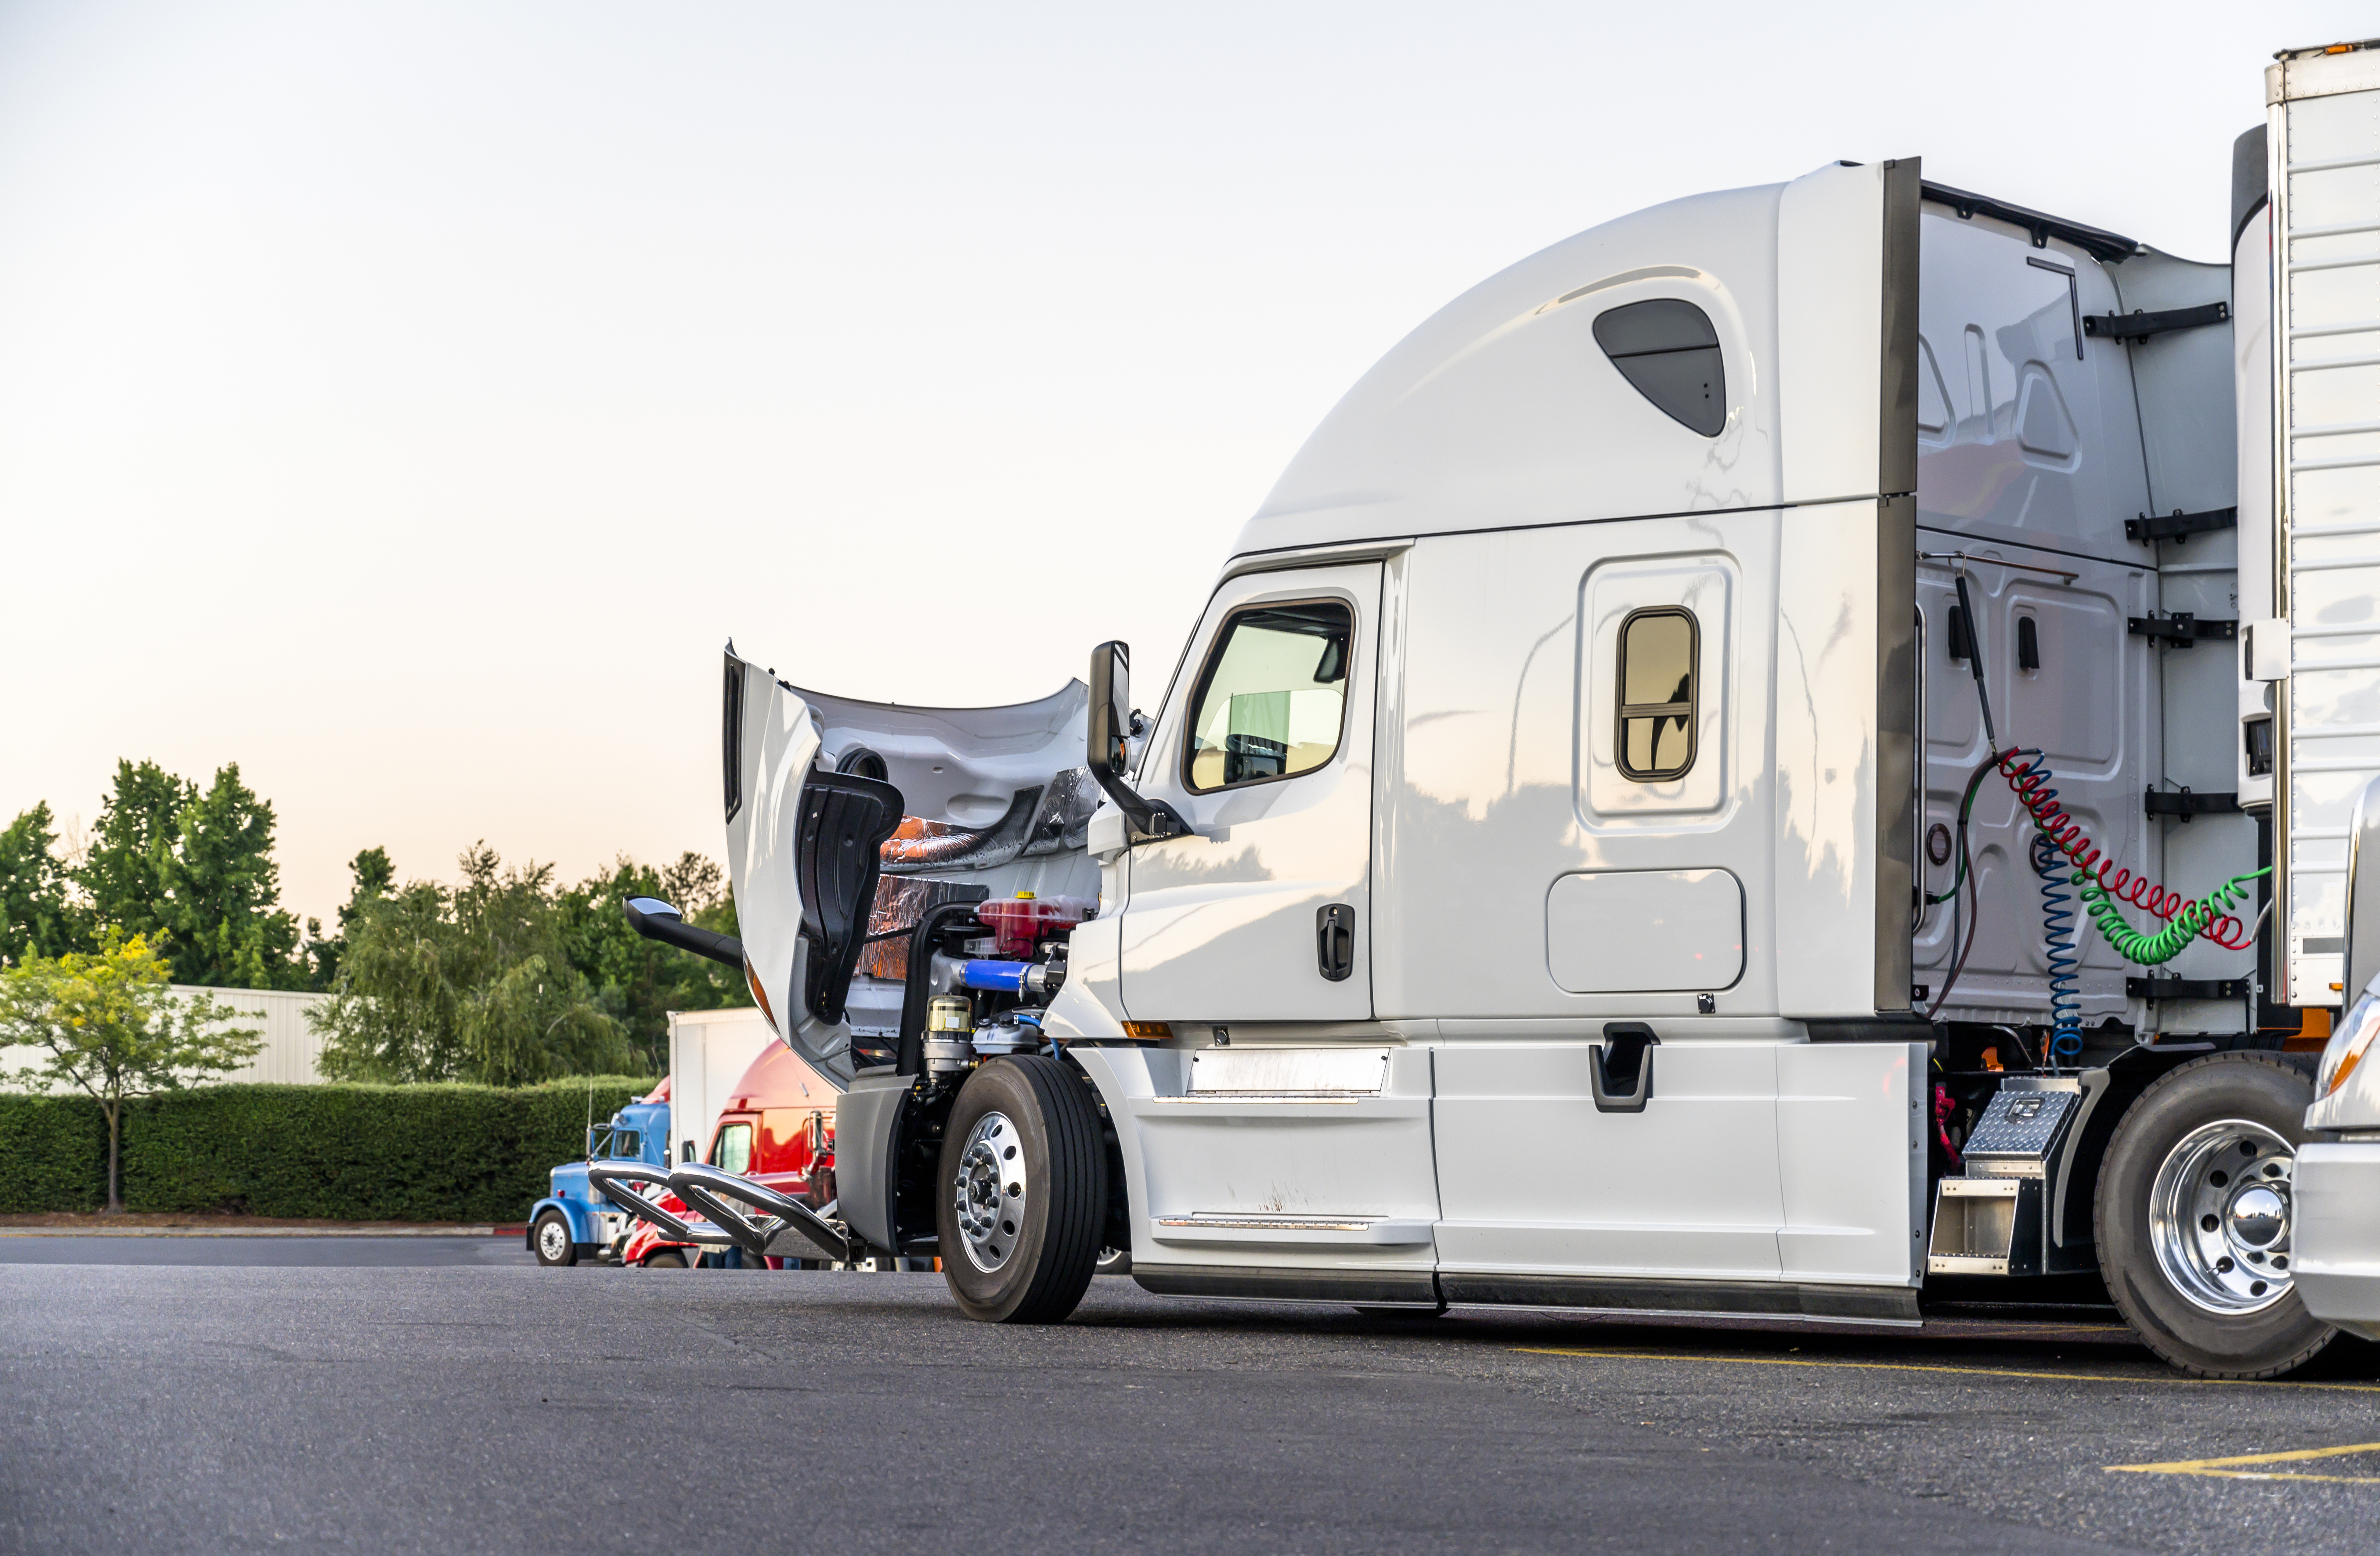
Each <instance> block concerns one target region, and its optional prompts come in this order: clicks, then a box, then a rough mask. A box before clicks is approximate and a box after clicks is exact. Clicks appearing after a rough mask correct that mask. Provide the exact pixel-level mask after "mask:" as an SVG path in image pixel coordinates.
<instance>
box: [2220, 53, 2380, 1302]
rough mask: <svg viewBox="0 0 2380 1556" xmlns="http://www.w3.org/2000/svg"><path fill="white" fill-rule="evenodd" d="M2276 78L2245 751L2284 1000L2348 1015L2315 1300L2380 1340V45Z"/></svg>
mask: <svg viewBox="0 0 2380 1556" xmlns="http://www.w3.org/2000/svg"><path fill="white" fill-rule="evenodd" d="M2265 103H2266V115H2267V116H2266V121H2265V132H2266V145H2267V147H2268V152H2269V155H2268V165H2267V168H2266V170H2265V182H2266V185H2267V188H2269V190H2270V192H2271V199H2270V201H2269V203H2268V205H2267V207H2266V209H2265V210H2264V211H2263V212H2261V213H2258V215H2257V217H2256V219H2255V220H2254V221H2253V222H2252V223H2250V224H2249V225H2247V227H2246V228H2244V229H2243V230H2242V231H2241V233H2240V254H2239V261H2240V274H2241V279H2242V286H2241V293H2240V295H2241V301H2242V305H2243V306H2242V308H2241V318H2240V323H2241V327H2242V328H2241V334H2242V339H2241V343H2240V362H2241V368H2242V371H2241V388H2242V394H2241V410H2242V414H2241V416H2240V429H2241V435H2240V448H2241V454H2242V462H2241V480H2240V498H2241V540H2242V543H2243V546H2244V547H2245V548H2247V549H2245V550H2243V552H2242V556H2243V558H2245V557H2246V556H2248V555H2250V554H2251V553H2253V554H2255V555H2256V557H2257V562H2258V568H2257V571H2256V572H2255V574H2254V575H2253V576H2251V574H2250V572H2249V569H2248V567H2247V566H2246V565H2243V566H2242V569H2241V573H2242V578H2241V581H2242V584H2243V586H2245V587H2243V588H2242V590H2241V600H2242V602H2243V608H2244V609H2247V610H2249V611H2252V612H2253V614H2254V615H2255V616H2256V617H2257V618H2260V619H2257V620H2255V622H2254V623H2253V626H2251V627H2250V628H2249V641H2250V645H2251V647H2250V650H2249V653H2248V656H2247V660H2248V663H2247V666H2246V669H2247V682H2246V685H2245V687H2243V696H2242V699H2241V711H2242V717H2243V718H2245V719H2247V720H2251V721H2264V727H2265V729H2267V730H2270V731H2272V732H2273V734H2272V735H2271V737H2270V738H2268V739H2265V740H2261V741H2255V742H2251V749H2259V750H2261V751H2262V752H2265V753H2268V754H2269V756H2270V759H2271V761H2270V765H2271V767H2272V769H2273V772H2272V773H2271V776H2270V777H2269V778H2268V779H2267V780H2266V782H2267V783H2268V784H2269V786H2270V793H2271V796H2272V806H2273V816H2274V829H2275V837H2276V862H2277V864H2278V866H2279V867H2280V868H2279V869H2277V872H2276V873H2277V880H2278V882H2279V884H2278V892H2277V897H2278V903H2279V907H2278V910H2277V914H2276V918H2277V931H2276V935H2275V939H2276V941H2277V943H2278V944H2279V945H2280V946H2281V948H2282V952H2283V954H2282V957H2281V966H2280V974H2281V977H2280V984H2281V988H2282V989H2283V991H2284V997H2285V998H2289V999H2292V1000H2294V1001H2296V1002H2297V1003H2301V1004H2307V1005H2339V1004H2343V1003H2344V1004H2349V1005H2350V1007H2351V1008H2350V1010H2349V1011H2348V1013H2347V1015H2346V1018H2345V1019H2344V1020H2342V1021H2341V1022H2340V1023H2339V1024H2338V1030H2337V1032H2336V1033H2335V1035H2334V1036H2333V1037H2332V1039H2331V1040H2330V1043H2329V1045H2328V1047H2327V1049H2326V1050H2325V1052H2324V1054H2323V1061H2322V1065H2321V1068H2320V1071H2319V1073H2318V1074H2317V1076H2316V1077H2315V1086H2314V1099H2313V1106H2312V1108H2311V1109H2310V1110H2309V1111H2308V1112H2307V1114H2306V1120H2305V1122H2306V1124H2307V1125H2308V1126H2309V1134H2310V1136H2311V1137H2310V1138H2309V1139H2308V1140H2307V1142H2306V1143H2305V1144H2304V1145H2303V1146H2302V1147H2301V1149H2300V1151H2299V1153H2298V1164H2297V1172H2296V1173H2295V1179H2296V1183H2295V1196H2294V1199H2295V1203H2294V1205H2293V1207H2292V1209H2293V1210H2295V1212H2296V1214H2295V1216H2294V1218H2293V1220H2294V1222H2295V1224H2294V1227H2293V1231H2294V1233H2295V1237H2294V1240H2293V1247H2294V1248H2295V1250H2296V1254H2297V1258H2298V1264H2299V1277H2300V1284H2301V1288H2302V1290H2301V1298H2302V1300H2303V1302H2304V1304H2305V1306H2306V1307H2308V1308H2309V1309H2310V1310H2311V1311H2313V1313H2314V1314H2315V1315H2317V1316H2318V1317H2320V1318H2322V1319H2328V1320H2329V1321H2331V1322H2334V1323H2337V1324H2338V1325H2340V1326H2341V1327H2343V1328H2347V1329H2350V1330H2353V1331H2356V1332H2359V1333H2361V1334H2363V1335H2365V1336H2367V1337H2369V1338H2373V1339H2380V1064H2374V1063H2373V1058H2372V1055H2371V1052H2370V1050H2371V1047H2372V1044H2373V1040H2374V1035H2375V1033H2380V880H2375V879H2374V875H2375V872H2380V784H2375V783H2374V780H2375V779H2380V614H2375V611H2376V610H2380V50H2374V49H2373V48H2369V47H2350V48H2333V49H2308V50H2302V51H2296V52H2293V53H2289V54H2286V55H2282V56H2281V58H2280V59H2279V61H2278V62H2277V63H2276V64H2275V65H2274V66H2273V67H2271V68H2270V69H2268V70H2267V71H2266V72H2265ZM2259 265H2262V266H2264V267H2265V270H2264V273H2263V274H2261V275H2259V274H2258V271H2257V267H2258V266H2259ZM2255 279H2262V280H2263V281H2264V282H2265V286H2263V287H2261V288H2259V287H2255V286H2250V285H2248V284H2247V283H2249V282H2250V281H2252V280H2255ZM2251 307H2253V309H2254V310H2255V312H2254V314H2253V325H2254V327H2253V329H2251V328H2250V322H2251V314H2250V312H2249V310H2250V308H2251ZM2252 460H2253V463H2252V462H2251V461H2252ZM2252 504H2253V505H2252ZM2252 515H2253V520H2252V518H2251V516H2252ZM2248 727H2250V728H2252V729H2253V728H2254V727H2256V726H2255V724H2254V723H2250V725H2249V726H2248ZM2358 996H2360V997H2358Z"/></svg>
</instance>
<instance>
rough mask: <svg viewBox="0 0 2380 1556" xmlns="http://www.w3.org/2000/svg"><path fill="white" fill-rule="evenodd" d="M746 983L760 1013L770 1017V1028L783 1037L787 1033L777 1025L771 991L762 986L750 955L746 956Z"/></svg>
mask: <svg viewBox="0 0 2380 1556" xmlns="http://www.w3.org/2000/svg"><path fill="white" fill-rule="evenodd" d="M744 983H745V987H747V988H748V989H750V990H751V991H752V1003H754V1004H756V1005H759V1007H760V1014H761V1015H763V1016H765V1017H766V1018H767V1019H768V1022H769V1030H771V1032H775V1033H776V1034H777V1036H779V1037H781V1038H782V1037H783V1036H784V1035H785V1034H784V1033H783V1031H781V1030H779V1029H778V1027H777V1013H776V1012H775V1011H773V1010H771V1009H770V1008H769V991H767V990H765V989H763V988H761V987H760V975H759V973H756V972H754V971H753V970H752V958H750V957H749V956H747V957H745V958H744Z"/></svg>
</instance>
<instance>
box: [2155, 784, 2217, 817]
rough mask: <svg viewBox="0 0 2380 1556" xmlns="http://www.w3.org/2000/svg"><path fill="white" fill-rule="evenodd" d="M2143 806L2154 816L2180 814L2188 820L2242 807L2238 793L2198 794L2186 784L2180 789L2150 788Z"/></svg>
mask: <svg viewBox="0 0 2380 1556" xmlns="http://www.w3.org/2000/svg"><path fill="white" fill-rule="evenodd" d="M2142 806H2143V808H2144V809H2145V810H2147V811H2148V813H2149V814H2150V815H2152V816H2179V817H2180V818H2181V819H2182V820H2183V821H2189V820H2190V819H2191V818H2192V816H2221V815H2228V814H2229V813H2230V812H2232V811H2234V810H2237V809H2239V808H2240V796H2238V795H2237V794H2236V793H2235V794H2197V793H2194V792H2192V789H2191V787H2190V786H2189V785H2188V784H2183V785H2182V786H2181V788H2180V790H2179V791H2175V790H2168V789H2151V790H2149V791H2148V793H2147V795H2146V796H2143V801H2142Z"/></svg>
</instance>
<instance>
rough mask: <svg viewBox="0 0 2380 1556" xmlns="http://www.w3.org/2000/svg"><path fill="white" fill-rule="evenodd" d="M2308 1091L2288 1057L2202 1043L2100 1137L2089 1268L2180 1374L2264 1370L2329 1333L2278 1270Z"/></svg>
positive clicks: (2309, 1349) (2256, 1374) (2316, 1348)
mask: <svg viewBox="0 0 2380 1556" xmlns="http://www.w3.org/2000/svg"><path fill="white" fill-rule="evenodd" d="M2312 1101H2313V1087H2312V1086H2311V1085H2310V1084H2309V1083H2308V1081H2307V1079H2306V1076H2305V1075H2304V1073H2303V1072H2302V1071H2301V1070H2299V1069H2297V1068H2296V1067H2294V1066H2292V1065H2290V1064H2286V1063H2284V1062H2282V1061H2280V1060H2278V1059H2276V1058H2272V1057H2268V1056H2266V1055H2264V1054H2248V1053H2225V1054H2214V1055H2210V1056H2209V1057H2207V1058H2204V1059H2199V1060H2194V1061H2192V1063H2190V1064H2184V1065H2182V1066H2181V1067H2180V1069H2177V1070H2175V1071H2173V1072H2172V1073H2171V1074H2169V1075H2167V1076H2164V1077H2162V1078H2161V1079H2159V1080H2158V1081H2157V1082H2156V1083H2155V1085H2154V1086H2151V1087H2150V1088H2148V1089H2147V1090H2146V1091H2144V1092H2143V1093H2142V1094H2141V1098H2140V1100H2139V1101H2137V1102H2135V1103H2133V1104H2132V1106H2131V1111H2130V1112H2127V1113H2125V1114H2124V1117H2123V1122H2122V1123H2120V1124H2118V1125H2117V1126H2116V1133H2115V1136H2114V1137H2113V1138H2111V1139H2110V1140H2109V1141H2108V1142H2107V1156H2106V1157H2105V1158H2104V1159H2103V1161H2102V1162H2101V1165H2100V1169H2099V1190H2098V1200H2097V1205H2096V1207H2095V1222H2096V1230H2097V1234H2098V1247H2099V1271H2100V1274H2101V1276H2102V1277H2103V1278H2104V1279H2105V1280H2106V1282H2107V1292H2108V1295H2110V1296H2112V1297H2113V1298H2114V1299H2115V1303H2116V1306H2117V1307H2119V1309H2121V1310H2122V1312H2123V1315H2124V1318H2125V1319H2126V1321H2128V1322H2129V1323H2130V1324H2131V1326H2132V1330H2133V1332H2135V1333H2137V1334H2138V1335H2139V1336H2140V1337H2141V1338H2142V1340H2143V1341H2144V1342H2146V1343H2147V1344H2148V1347H2149V1349H2151V1350H2153V1351H2155V1353H2156V1354H2157V1355H2160V1356H2162V1357H2164V1358H2165V1359H2166V1360H2167V1361H2168V1362H2170V1363H2171V1364H2173V1365H2174V1366H2175V1367H2178V1368H2181V1369H2182V1370H2183V1371H2185V1372H2189V1373H2192V1374H2195V1375H2196V1376H2198V1377H2201V1378H2236V1379H2249V1378H2272V1377H2277V1376H2278V1375H2279V1374H2282V1373H2285V1372H2290V1371H2294V1370H2295V1369H2297V1368H2301V1367H2303V1366H2305V1365H2306V1364H2307V1363H2308V1362H2311V1361H2312V1360H2313V1359H2314V1357H2315V1356H2317V1355H2320V1354H2321V1353H2322V1352H2323V1351H2324V1350H2325V1348H2327V1347H2328V1346H2329V1345H2330V1344H2331V1343H2332V1342H2333V1341H2334V1340H2336V1339H2337V1338H2338V1331H2337V1330H2335V1329H2333V1328H2331V1327H2330V1326H2329V1325H2328V1324H2326V1323H2324V1322H2323V1321H2322V1320H2321V1319H2317V1318H2315V1317H2314V1316H2313V1314H2311V1313H2309V1312H2307V1311H2306V1310H2305V1304H2304V1303H2303V1302H2302V1301H2301V1300H2300V1298H2299V1296H2298V1294H2297V1291H2296V1289H2295V1282H2294V1277H2293V1276H2292V1274H2291V1273H2290V1267H2291V1265H2292V1264H2293V1262H2294V1261H2293V1259H2292V1257H2291V1252H2290V1242H2289V1223H2290V1220H2291V1217H2290V1214H2289V1212H2290V1210H2291V1209H2292V1208H2293V1205H2294V1197H2293V1190H2292V1187H2291V1182H2290V1180H2291V1175H2292V1173H2293V1170H2294V1161H2295V1156H2296V1151H2297V1147H2298V1146H2299V1145H2300V1144H2301V1143H2302V1142H2303V1141H2304V1139H2305V1123H2304V1120H2305V1111H2306V1107H2307V1105H2308V1104H2309V1103H2311V1102H2312Z"/></svg>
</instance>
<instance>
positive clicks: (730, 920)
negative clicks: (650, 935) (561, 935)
mask: <svg viewBox="0 0 2380 1556" xmlns="http://www.w3.org/2000/svg"><path fill="white" fill-rule="evenodd" d="M636 896H645V897H660V898H662V900H663V901H665V902H668V903H671V904H673V905H674V906H676V907H677V908H678V909H679V910H680V911H681V912H683V913H684V914H685V915H686V919H687V921H688V922H689V923H694V924H698V925H700V926H701V927H702V928H704V929H706V930H717V931H718V932H719V933H721V934H723V935H733V934H735V933H737V930H736V925H735V899H734V898H733V897H731V896H730V895H729V894H728V891H727V879H726V876H725V874H724V873H723V872H722V870H721V869H720V868H719V866H718V865H717V864H715V863H713V862H712V861H711V860H710V859H707V858H705V857H703V856H701V855H700V854H696V853H692V852H688V853H686V854H682V855H680V856H679V857H678V860H677V862H676V863H675V864H673V865H671V866H669V867H668V868H667V869H661V870H656V869H653V868H652V867H651V866H650V865H641V864H638V863H637V862H636V861H635V860H633V859H630V858H628V857H625V855H624V856H622V857H619V858H617V859H615V860H613V864H612V868H611V869H608V870H606V871H604V872H603V873H601V874H600V875H592V876H589V877H588V878H587V879H586V880H585V881H580V882H579V883H578V884H577V885H576V886H574V887H572V888H571V889H570V890H569V891H567V892H565V893H563V894H562V913H563V922H564V926H565V930H564V932H565V937H566V940H567V943H568V945H569V950H570V959H571V962H572V963H573V965H575V966H577V968H578V970H579V971H580V972H582V973H584V974H585V975H586V977H587V980H588V981H589V983H590V984H592V985H593V986H594V988H595V991H596V996H597V998H598V999H599V1000H600V1001H601V1003H602V1006H603V1009H604V1011H605V1012H606V1013H607V1014H609V1015H611V1016H612V1018H613V1020H614V1021H617V1022H618V1023H619V1024H620V1027H621V1029H622V1030H623V1031H624V1032H625V1034H626V1036H627V1039H628V1040H629V1041H630V1042H631V1043H633V1044H635V1045H636V1048H637V1052H639V1053H640V1054H642V1055H643V1056H644V1058H645V1060H646V1062H647V1064H650V1065H652V1066H654V1067H655V1068H657V1069H662V1070H666V1069H667V1068H668V1067H669V1064H668V1061H669V1013H670V1012H672V1011H674V1010H722V1009H725V1008H727V1007H729V1006H741V1005H748V1004H750V1003H752V996H751V993H750V992H749V991H747V989H746V988H745V985H744V979H742V978H741V977H740V976H738V975H737V973H736V971H735V969H734V968H732V967H726V966H721V965H720V964H719V963H717V962H713V961H710V960H709V959H707V958H705V957H701V956H692V955H688V954H686V953H685V952H683V951H679V950H676V949H674V948H673V947H670V946H666V945H662V944H660V943H659V942H654V941H650V940H647V939H645V938H644V937H643V936H642V935H639V934H638V933H637V931H636V930H634V929H632V928H630V927H629V924H628V918H627V915H626V914H625V913H624V912H623V911H622V910H621V906H620V905H621V903H622V902H623V901H624V900H625V899H626V898H628V897H636Z"/></svg>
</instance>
